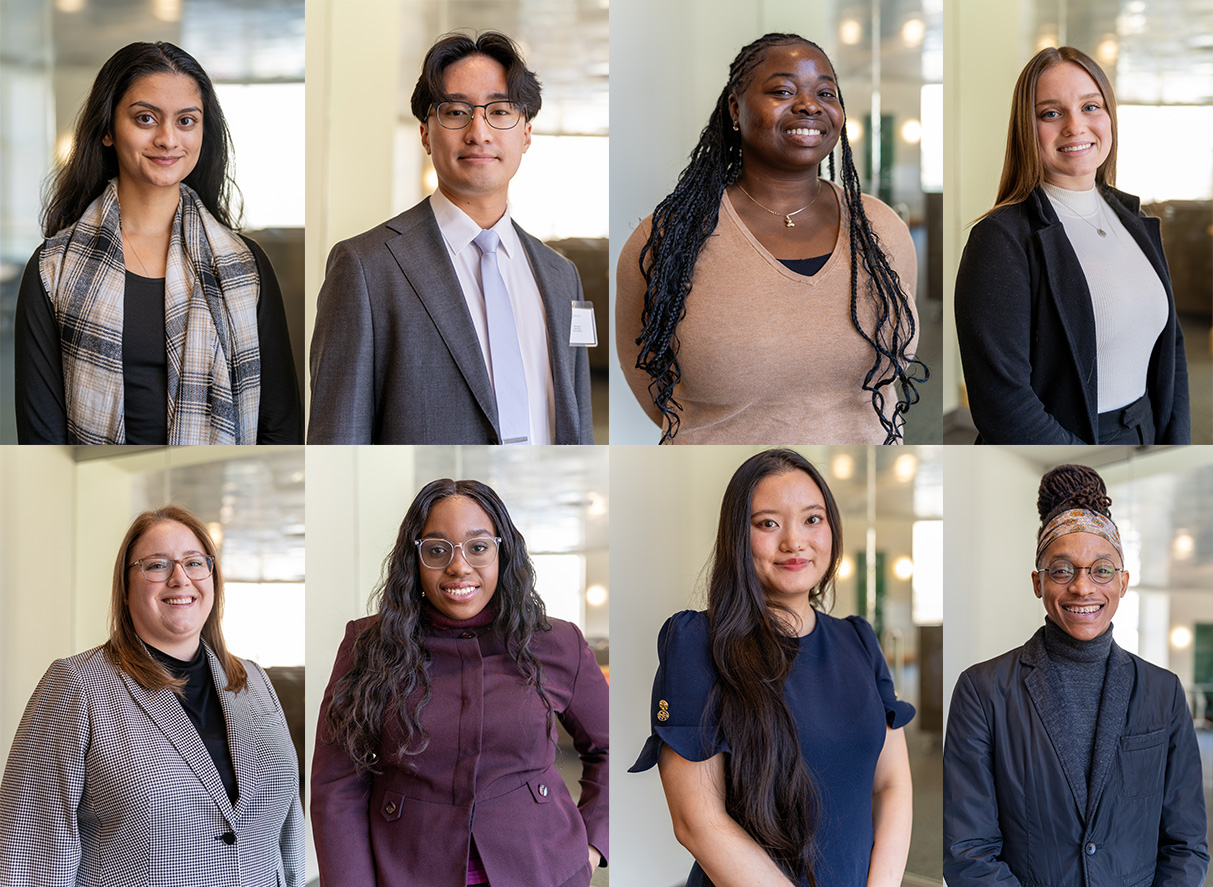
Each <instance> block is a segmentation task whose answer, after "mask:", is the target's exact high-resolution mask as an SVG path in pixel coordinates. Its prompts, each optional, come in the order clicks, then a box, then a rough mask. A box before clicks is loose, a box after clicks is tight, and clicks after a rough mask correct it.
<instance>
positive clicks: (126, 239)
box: [119, 225, 151, 277]
mask: <svg viewBox="0 0 1213 887" xmlns="http://www.w3.org/2000/svg"><path fill="white" fill-rule="evenodd" d="M119 227H120V228H121V229H122V242H123V243H124V244H126V245H127V246H129V247H130V248H131V252H132V253H134V254H135V261H136V262H138V263H139V267H140V268H142V269H143V276H144V277H150V276H151V275H150V274H148V273H147V265H144V264H143V259H141V258H139V250H137V249H135V243H134V241H132V240H131V236H130V235H129V234H127V233H126V226H125V225H121V226H119Z"/></svg>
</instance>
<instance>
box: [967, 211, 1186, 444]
mask: <svg viewBox="0 0 1213 887" xmlns="http://www.w3.org/2000/svg"><path fill="white" fill-rule="evenodd" d="M1101 193H1102V194H1103V196H1104V197H1105V198H1106V199H1107V201H1108V205H1109V206H1110V207H1112V209H1113V210H1115V212H1116V215H1117V216H1118V217H1119V218H1120V221H1121V222H1122V223H1123V224H1124V226H1125V228H1126V229H1127V230H1128V231H1129V233H1130V234H1132V235H1133V239H1134V240H1136V241H1137V244H1138V246H1140V247H1141V250H1142V252H1143V253H1145V255H1146V258H1147V259H1149V261H1150V264H1151V265H1153V266H1154V270H1155V271H1157V272H1158V276H1159V278H1160V279H1161V280H1162V283H1163V287H1164V288H1165V289H1166V291H1167V324H1166V326H1165V327H1164V328H1163V331H1162V334H1161V335H1160V336H1159V337H1158V341H1157V342H1156V343H1155V345H1154V353H1153V354H1152V355H1151V356H1150V367H1149V371H1148V376H1147V381H1146V391H1147V393H1148V394H1149V396H1150V404H1151V406H1152V407H1153V413H1154V428H1155V433H1156V439H1155V442H1156V443H1183V444H1186V443H1188V442H1189V437H1190V429H1191V421H1190V418H1189V416H1188V366H1187V361H1186V360H1185V358H1184V339H1183V332H1182V331H1181V330H1180V327H1179V320H1178V318H1177V317H1176V316H1175V298H1174V296H1173V295H1172V293H1171V275H1170V273H1169V272H1168V270H1167V259H1166V256H1165V255H1164V254H1163V249H1162V237H1161V235H1160V233H1159V224H1158V219H1154V218H1149V217H1147V216H1145V215H1143V214H1142V213H1141V210H1140V206H1141V201H1140V200H1138V199H1137V198H1136V197H1133V196H1132V195H1130V194H1125V193H1123V192H1120V191H1117V190H1115V189H1114V188H1106V187H1105V188H1102V189H1101ZM956 333H957V338H958V341H959V344H960V359H961V363H962V364H963V366H964V374H965V382H966V384H967V387H968V392H969V406H970V409H971V410H972V413H973V421H974V423H975V424H976V425H977V430H978V432H979V433H980V436H979V437H978V441H977V442H978V443H1006V444H1049V443H1089V444H1095V443H1099V442H1100V441H1099V440H1098V439H1097V437H1098V430H1099V419H1098V416H1099V409H1098V387H1097V379H1096V345H1095V314H1094V311H1093V310H1092V308H1091V293H1090V290H1089V289H1087V279H1086V277H1085V276H1084V275H1083V272H1082V266H1081V265H1079V263H1078V256H1077V255H1076V254H1075V252H1074V248H1073V247H1072V246H1071V245H1070V241H1069V239H1068V238H1067V237H1066V232H1065V229H1064V228H1063V227H1062V224H1061V220H1060V219H1058V217H1057V213H1056V212H1054V210H1053V206H1052V204H1050V203H1049V199H1048V197H1047V196H1046V195H1045V193H1044V191H1043V189H1041V188H1037V189H1036V190H1035V191H1033V192H1032V194H1031V195H1030V196H1029V197H1028V199H1027V200H1025V201H1023V202H1022V203H1017V204H1014V205H1012V206H1004V207H1002V208H1000V209H996V210H995V211H994V212H992V213H990V215H988V216H986V217H985V218H984V219H982V220H981V221H980V222H978V223H977V224H976V225H974V226H973V231H972V232H971V233H970V234H969V241H968V243H967V244H966V246H965V249H964V254H963V255H962V256H961V259H960V268H959V270H958V271H957V274H956Z"/></svg>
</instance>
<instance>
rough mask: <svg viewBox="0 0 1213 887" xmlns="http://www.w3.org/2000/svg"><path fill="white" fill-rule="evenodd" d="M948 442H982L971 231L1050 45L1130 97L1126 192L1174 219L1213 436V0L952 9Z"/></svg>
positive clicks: (1021, 1)
mask: <svg viewBox="0 0 1213 887" xmlns="http://www.w3.org/2000/svg"><path fill="white" fill-rule="evenodd" d="M945 23H946V26H945V28H944V34H945V50H944V57H945V59H946V61H945V66H946V78H945V80H946V84H945V87H944V96H945V98H944V108H945V109H946V115H947V125H946V126H945V127H944V137H945V144H946V148H945V150H946V152H947V154H948V158H949V159H948V163H947V167H946V173H945V177H944V195H945V198H944V200H945V203H944V206H945V208H944V241H943V245H944V250H943V263H944V268H945V272H944V278H945V283H944V308H945V320H944V365H943V379H944V386H943V395H944V401H943V409H944V442H945V443H972V442H973V439H974V437H975V436H976V432H975V430H974V428H973V425H972V420H971V419H970V418H969V415H968V406H967V398H966V393H965V386H964V378H963V375H962V373H961V367H960V352H959V350H958V348H957V345H956V324H955V320H954V317H953V313H952V299H953V293H954V284H955V281H956V268H957V265H959V263H960V256H961V252H962V251H963V249H964V244H965V241H966V240H967V238H968V234H969V226H970V225H971V224H972V223H973V222H974V221H975V220H976V219H977V218H978V217H979V216H980V215H981V214H982V213H984V212H985V211H986V210H988V209H989V208H990V207H991V206H993V205H994V197H995V194H996V192H997V189H998V179H999V176H1000V174H1001V173H1002V161H1003V154H1004V152H1005V150H1006V137H1007V122H1008V120H1009V119H1010V115H1011V93H1012V91H1013V89H1014V87H1015V80H1016V78H1017V77H1018V76H1019V72H1020V71H1021V70H1023V67H1024V65H1026V64H1027V63H1028V60H1029V59H1030V58H1031V57H1032V56H1033V55H1035V54H1036V52H1037V51H1038V50H1040V49H1043V48H1045V47H1046V46H1064V45H1070V46H1075V47H1077V48H1078V49H1081V50H1082V51H1083V52H1085V53H1087V54H1088V55H1090V56H1091V57H1092V58H1094V59H1095V60H1096V61H1097V62H1098V63H1099V66H1100V67H1101V68H1103V70H1104V72H1105V73H1106V74H1107V75H1108V79H1109V80H1110V81H1111V82H1112V88H1113V89H1114V90H1115V92H1116V102H1117V107H1118V112H1119V113H1118V115H1117V116H1118V122H1119V128H1118V139H1117V164H1116V187H1117V188H1119V189H1120V190H1122V191H1127V192H1128V193H1130V194H1135V195H1137V196H1139V197H1140V198H1141V201H1142V209H1143V210H1144V211H1145V212H1146V213H1147V214H1149V215H1152V216H1157V217H1159V218H1160V219H1161V220H1162V239H1163V247H1164V249H1165V250H1166V253H1167V262H1168V264H1169V266H1170V271H1171V282H1172V286H1173V289H1174V292H1175V305H1176V307H1177V308H1178V310H1179V312H1180V320H1181V323H1182V325H1183V332H1184V340H1185V341H1184V345H1185V348H1186V350H1187V357H1188V384H1189V388H1190V391H1191V400H1192V404H1191V410H1192V443H1210V442H1213V357H1211V356H1210V347H1211V346H1213V341H1211V340H1210V323H1211V321H1213V59H1211V58H1210V55H1209V47H1210V46H1213V0H1169V2H1166V3H1150V2H1147V0H1116V2H1108V0H1009V2H1003V3H966V2H951V3H947V4H945Z"/></svg>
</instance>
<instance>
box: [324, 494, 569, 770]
mask: <svg viewBox="0 0 1213 887" xmlns="http://www.w3.org/2000/svg"><path fill="white" fill-rule="evenodd" d="M460 496H462V497H465V498H468V499H471V500H472V501H474V502H475V503H476V504H477V505H479V506H480V507H481V508H483V509H484V511H485V513H486V514H488V516H489V517H490V518H491V519H492V521H493V526H494V528H495V532H496V534H497V535H498V536H500V537H501V545H500V546H499V548H498V555H497V557H498V571H497V590H496V592H495V593H494V594H493V599H492V601H490V603H489V606H491V607H494V608H496V611H497V613H496V617H495V618H494V622H493V625H494V629H495V631H496V632H497V635H498V637H500V638H501V640H502V642H503V643H504V644H505V646H506V649H507V651H508V652H509V655H510V657H511V658H512V659H513V660H514V664H515V665H516V666H517V667H518V672H519V674H521V675H522V677H523V679H524V680H525V682H526V685H527V686H530V687H534V688H535V691H536V692H537V693H538V694H539V697H540V698H541V699H542V700H543V703H544V705H546V706H547V709H548V716H549V718H551V716H552V703H551V700H550V699H548V696H547V693H546V692H545V690H544V687H543V666H542V664H541V663H540V662H539V660H538V659H536V658H535V655H534V653H533V652H532V651H531V638H532V637H533V636H534V634H535V632H537V631H550V630H551V628H552V626H551V623H549V622H548V620H547V613H546V611H545V610H544V607H543V601H542V599H540V597H539V595H538V594H536V592H535V567H534V565H533V564H532V563H531V559H530V557H529V556H528V555H527V550H526V540H524V539H523V538H522V534H521V533H519V532H518V528H517V527H516V526H514V522H513V521H512V520H510V514H509V512H508V511H506V508H505V505H504V503H502V501H501V499H500V498H499V497H498V496H497V494H496V493H495V492H494V491H493V490H492V488H491V487H488V486H486V485H485V484H482V483H480V481H476V480H459V481H455V480H451V479H450V478H443V479H441V480H435V481H431V482H430V483H428V484H426V485H425V486H424V487H422V488H421V491H420V492H419V493H418V494H417V497H416V498H415V499H414V500H413V504H412V505H410V506H409V510H408V511H407V512H406V513H405V515H404V521H403V522H402V523H401V524H400V532H399V533H398V534H397V536H396V545H395V547H393V548H392V551H391V553H390V554H389V555H388V556H387V558H386V559H385V560H384V562H383V570H384V577H385V578H384V579H383V580H382V581H381V582H380V584H379V587H378V588H377V589H376V590H375V594H374V596H373V597H372V600H375V601H377V602H378V606H379V618H378V619H374V620H372V621H371V623H370V624H369V625H368V626H367V627H366V629H365V630H364V631H363V632H362V634H361V635H359V636H358V639H357V641H355V643H354V653H353V664H352V665H351V667H350V670H349V671H348V672H347V673H346V674H345V675H344V676H343V677H342V678H341V679H340V680H338V681H337V684H336V686H335V687H334V688H333V698H332V702H331V703H330V705H329V708H328V713H327V715H326V716H325V719H324V723H325V725H327V727H328V729H329V731H331V735H332V737H333V740H332V741H335V742H337V743H339V744H340V745H341V746H342V747H343V748H344V749H345V751H346V752H347V753H348V754H349V756H350V758H351V759H353V761H354V764H355V766H356V767H357V768H358V769H359V770H360V771H366V770H371V771H374V769H375V766H374V765H375V762H376V761H377V760H378V758H379V752H380V749H379V740H380V736H381V732H382V727H383V724H384V722H385V720H386V719H387V718H389V717H396V718H398V719H399V723H400V727H401V730H402V732H403V734H404V743H403V745H402V746H401V747H400V748H399V749H391V750H385V751H386V752H387V753H390V754H392V755H393V756H394V757H395V759H396V760H398V761H399V760H403V758H404V756H405V755H415V754H420V753H421V752H422V751H424V750H425V748H426V746H427V745H428V744H429V734H428V733H427V732H426V730H425V728H424V727H422V725H421V712H422V710H423V709H424V708H425V706H426V704H427V703H428V702H429V700H430V692H431V686H430V675H429V662H430V653H429V650H428V649H427V648H426V646H425V640H424V638H423V637H422V630H423V628H424V626H425V619H426V616H425V607H424V605H423V599H422V596H421V591H422V589H421V586H420V583H419V581H418V561H417V546H416V545H414V544H413V543H414V542H415V541H416V540H417V539H420V538H421V532H422V530H423V529H424V528H425V524H426V521H427V520H429V516H430V511H431V510H432V509H433V507H434V505H435V504H436V503H438V502H441V501H442V500H443V499H450V498H453V497H460Z"/></svg>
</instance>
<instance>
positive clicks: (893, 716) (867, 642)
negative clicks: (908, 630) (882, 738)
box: [847, 616, 914, 730]
mask: <svg viewBox="0 0 1213 887" xmlns="http://www.w3.org/2000/svg"><path fill="white" fill-rule="evenodd" d="M847 622H849V623H851V627H852V628H854V629H855V633H856V634H858V635H859V640H860V642H861V643H862V644H863V648H864V650H865V651H866V652H867V654H868V658H869V660H871V663H872V673H873V675H874V676H875V678H876V690H877V692H879V693H880V701H881V702H883V703H884V714H885V721H886V722H887V723H888V725H889V727H890V729H893V730H896V729H897V728H898V727H904V726H905V725H906V724H908V723H910V721H912V720H913V719H914V706H912V705H910V703H908V702H903V701H902V700H900V699H898V698H897V691H896V690H894V689H893V676H892V675H890V674H889V665H888V663H887V662H885V659H884V653H883V652H881V649H880V641H878V640H877V639H876V632H875V631H874V630H873V629H872V626H871V625H869V624H868V621H867V620H866V619H863V618H862V617H860V616H848V617H847Z"/></svg>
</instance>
